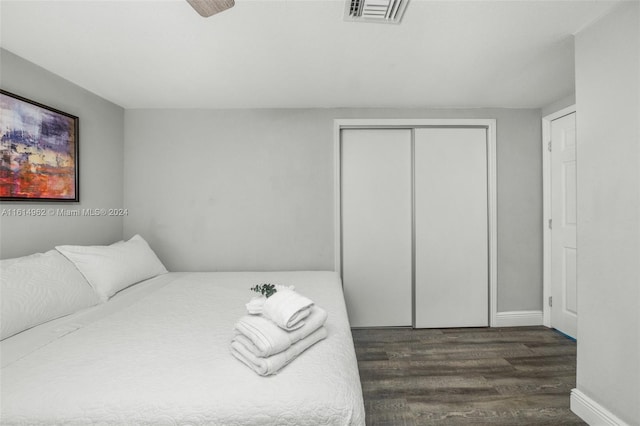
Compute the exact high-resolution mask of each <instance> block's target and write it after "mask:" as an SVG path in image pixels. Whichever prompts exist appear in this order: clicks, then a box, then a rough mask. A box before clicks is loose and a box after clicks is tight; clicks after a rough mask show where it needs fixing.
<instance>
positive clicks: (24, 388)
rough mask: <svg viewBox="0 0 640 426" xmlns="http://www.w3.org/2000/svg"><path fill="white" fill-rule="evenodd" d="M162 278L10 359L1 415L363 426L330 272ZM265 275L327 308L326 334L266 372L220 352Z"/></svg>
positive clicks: (343, 317) (16, 419)
mask: <svg viewBox="0 0 640 426" xmlns="http://www.w3.org/2000/svg"><path fill="white" fill-rule="evenodd" d="M169 277H170V279H169V281H170V282H168V283H166V282H165V283H163V284H162V285H161V286H158V288H155V289H154V291H153V292H151V293H150V294H147V295H145V296H144V297H139V296H138V297H137V299H136V300H134V301H133V302H129V303H124V304H121V305H122V306H120V308H119V309H115V310H114V312H109V313H108V315H100V316H98V319H94V320H93V321H85V323H81V322H78V321H76V322H75V323H74V324H75V325H74V327H75V326H77V327H78V328H77V329H75V330H73V331H67V334H63V335H62V336H59V337H56V338H55V339H51V338H50V339H49V341H48V342H47V343H45V344H44V345H43V346H41V347H37V345H32V348H35V349H33V350H32V352H30V353H25V354H21V355H20V356H14V358H15V360H13V361H12V362H10V363H8V365H6V366H5V367H3V368H2V372H1V376H0V384H1V388H2V389H1V400H0V401H1V407H0V409H1V411H0V413H1V414H0V420H1V423H2V424H60V423H64V424H70V425H86V424H136V425H165V424H166V425H173V424H192V425H204V424H207V425H229V426H231V425H320V424H322V425H363V424H364V406H363V400H362V391H361V387H360V379H359V375H358V368H357V363H356V358H355V353H354V349H353V342H352V339H351V332H350V329H349V324H348V320H347V314H346V309H345V304H344V298H343V295H342V288H341V285H340V281H339V278H338V277H337V275H336V274H335V273H333V272H233V273H189V274H184V273H183V274H170V275H169ZM265 282H270V283H274V284H284V285H295V286H296V289H297V290H298V291H299V292H300V293H302V294H304V295H306V296H308V297H309V298H311V299H312V300H314V301H315V302H316V303H317V304H318V305H319V306H321V307H323V308H324V309H326V310H327V311H328V313H329V317H328V319H327V322H326V324H325V327H326V329H327V332H328V337H327V338H326V339H325V340H323V341H321V342H319V343H318V344H317V345H315V346H314V347H312V348H311V349H309V350H308V351H306V352H304V353H303V354H301V355H300V357H298V358H297V359H296V360H295V361H294V362H292V363H291V364H290V365H288V366H287V367H285V368H284V369H283V370H282V371H281V372H279V373H278V374H277V375H275V376H271V377H260V376H258V375H256V374H255V373H254V372H253V371H251V370H250V369H248V368H247V367H246V366H244V365H243V364H242V363H240V362H239V361H238V360H236V359H235V358H234V357H233V356H232V355H231V353H230V351H229V343H230V342H231V339H232V337H233V325H234V324H235V322H236V321H237V320H238V319H239V318H240V317H241V316H242V315H244V314H245V313H246V311H245V306H244V305H245V303H246V302H247V301H248V300H249V299H250V298H251V296H252V294H251V292H250V291H249V287H252V286H254V285H256V284H261V283H265ZM116 297H118V296H116ZM109 303H111V302H109ZM102 309H103V310H104V308H102ZM85 316H86V315H85ZM18 336H20V335H18ZM18 336H16V337H18ZM11 339H13V338H10V339H7V341H9V340H11ZM7 341H4V342H2V343H3V345H4V344H5V343H10V342H7Z"/></svg>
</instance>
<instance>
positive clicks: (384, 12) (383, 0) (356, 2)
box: [344, 0, 409, 24]
mask: <svg viewBox="0 0 640 426" xmlns="http://www.w3.org/2000/svg"><path fill="white" fill-rule="evenodd" d="M408 2H409V0H347V7H346V10H345V17H344V19H345V20H346V21H357V22H382V23H389V24H397V23H399V22H400V20H401V19H402V15H404V10H405V9H406V7H407V3H408Z"/></svg>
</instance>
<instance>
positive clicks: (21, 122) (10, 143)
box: [0, 90, 80, 202]
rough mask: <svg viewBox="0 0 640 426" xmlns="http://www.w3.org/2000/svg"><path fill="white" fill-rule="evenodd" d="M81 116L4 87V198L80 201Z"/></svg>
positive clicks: (0, 130) (0, 114)
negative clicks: (17, 93)
mask: <svg viewBox="0 0 640 426" xmlns="http://www.w3.org/2000/svg"><path fill="white" fill-rule="evenodd" d="M78 177H79V170H78V117H76V116H73V115H71V114H67V113H65V112H62V111H59V110H57V109H54V108H51V107H48V106H46V105H42V104H40V103H38V102H34V101H31V100H29V99H25V98H23V97H21V96H18V95H15V94H13V93H9V92H7V91H5V90H0V200H1V201H56V202H58V201H79V199H80V197H79V182H78V180H79V179H78Z"/></svg>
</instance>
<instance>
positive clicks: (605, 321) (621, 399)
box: [576, 2, 640, 425]
mask: <svg viewBox="0 0 640 426" xmlns="http://www.w3.org/2000/svg"><path fill="white" fill-rule="evenodd" d="M638 9H639V4H638V3H637V2H627V3H625V4H623V5H620V6H617V7H616V8H615V9H614V11H613V12H612V13H611V14H609V15H607V16H605V17H604V18H603V19H601V20H600V21H598V22H596V23H594V24H592V25H591V26H589V27H588V28H586V29H585V30H583V31H581V32H580V33H578V34H577V35H576V95H577V99H576V100H577V114H578V116H577V117H578V121H577V122H578V151H577V154H578V212H577V213H578V235H577V237H578V245H579V249H578V372H577V387H578V389H579V390H580V391H582V392H583V393H585V394H586V395H587V396H588V397H590V398H592V399H593V400H595V401H596V402H597V403H599V404H601V405H602V406H604V407H605V408H606V409H608V410H609V411H611V412H612V413H613V414H615V415H616V416H618V417H619V418H620V419H622V420H623V421H626V422H627V423H629V424H632V425H639V424H640V317H639V315H638V312H639V311H640V309H639V308H638V307H639V306H640V290H639V283H640V128H639V119H640V83H639V79H640V77H639V76H640V67H639V63H640V33H639V28H640V25H639V24H640V16H639V15H640V12H639V10H638Z"/></svg>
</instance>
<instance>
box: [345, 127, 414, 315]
mask: <svg viewBox="0 0 640 426" xmlns="http://www.w3.org/2000/svg"><path fill="white" fill-rule="evenodd" d="M340 182H341V194H342V196H341V223H342V280H343V286H344V293H345V300H346V304H347V310H348V313H349V321H350V322H351V325H352V326H353V327H375V326H410V325H411V316H412V315H411V130H409V129H345V130H342V131H341V179H340Z"/></svg>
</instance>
